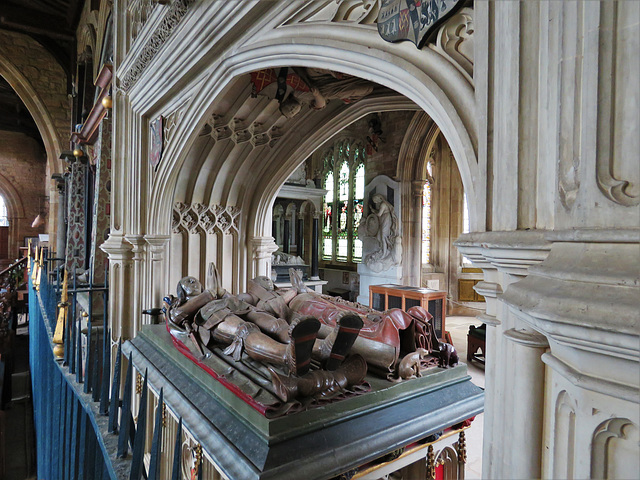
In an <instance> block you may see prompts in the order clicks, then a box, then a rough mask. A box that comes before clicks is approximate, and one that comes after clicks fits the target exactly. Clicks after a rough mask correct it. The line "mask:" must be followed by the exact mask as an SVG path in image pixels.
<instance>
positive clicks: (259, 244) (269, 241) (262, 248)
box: [249, 237, 278, 278]
mask: <svg viewBox="0 0 640 480" xmlns="http://www.w3.org/2000/svg"><path fill="white" fill-rule="evenodd" d="M276 250H278V246H277V245H276V242H275V241H274V238H273V237H253V238H252V239H251V258H252V262H251V274H250V276H249V278H254V277H257V276H258V275H266V276H268V277H270V276H271V254H272V253H273V252H275V251H276Z"/></svg>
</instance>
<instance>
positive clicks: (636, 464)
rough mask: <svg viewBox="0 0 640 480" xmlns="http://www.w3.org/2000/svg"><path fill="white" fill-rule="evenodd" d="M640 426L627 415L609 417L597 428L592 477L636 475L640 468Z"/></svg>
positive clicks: (592, 453) (592, 454)
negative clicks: (639, 451)
mask: <svg viewBox="0 0 640 480" xmlns="http://www.w3.org/2000/svg"><path fill="white" fill-rule="evenodd" d="M639 438H640V437H639V436H638V425H636V424H635V423H634V422H632V421H631V420H629V419H628V418H610V419H608V420H605V421H604V422H602V423H601V424H600V425H598V427H597V428H596V429H595V431H594V433H593V440H592V451H591V478H604V479H608V478H635V477H636V476H637V474H638V471H640V460H639V459H638V441H639Z"/></svg>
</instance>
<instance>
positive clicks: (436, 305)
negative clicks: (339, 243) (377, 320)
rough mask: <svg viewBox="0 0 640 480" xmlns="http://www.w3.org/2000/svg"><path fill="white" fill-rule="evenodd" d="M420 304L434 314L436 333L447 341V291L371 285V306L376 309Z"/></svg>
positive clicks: (402, 307)
mask: <svg viewBox="0 0 640 480" xmlns="http://www.w3.org/2000/svg"><path fill="white" fill-rule="evenodd" d="M418 305H419V306H421V307H423V308H425V309H426V310H427V311H428V312H429V313H430V314H431V315H433V320H434V323H435V327H436V334H437V335H438V338H440V339H441V340H442V341H445V340H446V339H445V337H444V335H445V317H446V306H447V292H445V291H444V290H431V289H430V288H422V287H411V286H407V285H394V284H385V285H371V286H369V306H371V308H373V309H374V310H380V311H384V310H388V309H390V308H400V309H402V310H405V311H406V310H408V309H409V308H411V307H415V306H418Z"/></svg>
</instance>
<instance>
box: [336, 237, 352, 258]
mask: <svg viewBox="0 0 640 480" xmlns="http://www.w3.org/2000/svg"><path fill="white" fill-rule="evenodd" d="M348 244H349V241H348V240H347V238H346V236H345V237H342V238H338V251H337V252H336V260H338V261H339V262H346V261H347V252H348V250H349V249H348Z"/></svg>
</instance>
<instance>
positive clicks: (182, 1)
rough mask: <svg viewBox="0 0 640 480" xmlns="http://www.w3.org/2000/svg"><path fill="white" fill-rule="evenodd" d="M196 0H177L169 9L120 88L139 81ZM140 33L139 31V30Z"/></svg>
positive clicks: (127, 88) (125, 88)
mask: <svg viewBox="0 0 640 480" xmlns="http://www.w3.org/2000/svg"><path fill="white" fill-rule="evenodd" d="M193 2H194V0H175V1H174V2H173V3H172V4H171V6H170V7H169V8H168V9H167V12H166V14H165V15H164V17H163V19H162V21H161V22H160V25H159V27H158V28H157V29H156V31H155V32H153V34H152V35H151V36H150V38H149V41H148V42H147V43H146V44H145V46H144V47H143V48H142V52H141V53H140V55H139V56H138V58H136V60H135V62H134V63H133V65H132V66H131V68H130V69H129V70H128V71H127V72H126V73H125V74H124V77H123V78H122V81H121V82H120V88H121V89H122V90H124V91H125V92H127V91H129V89H130V88H131V87H132V86H133V85H134V84H135V83H136V82H137V80H138V78H139V77H140V75H142V73H143V72H144V70H145V69H146V68H147V66H148V65H149V63H150V62H151V60H152V59H153V57H155V56H156V54H157V53H158V51H159V50H160V48H161V47H162V45H164V43H165V42H166V41H167V40H168V38H169V37H170V36H171V34H172V33H173V30H174V29H175V27H176V26H177V25H178V23H180V21H181V20H182V19H183V18H184V16H185V15H186V14H187V11H188V9H189V5H191V4H192V3H193ZM138 34H139V31H138Z"/></svg>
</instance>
